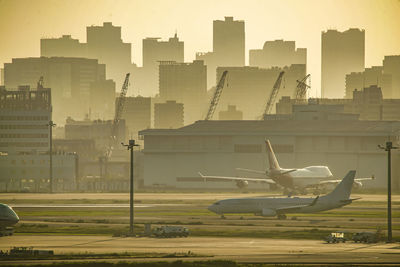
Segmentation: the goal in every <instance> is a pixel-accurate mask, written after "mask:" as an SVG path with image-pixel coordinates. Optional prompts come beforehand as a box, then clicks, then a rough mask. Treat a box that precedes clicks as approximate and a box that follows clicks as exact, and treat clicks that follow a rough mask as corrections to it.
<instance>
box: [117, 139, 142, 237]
mask: <svg viewBox="0 0 400 267" xmlns="http://www.w3.org/2000/svg"><path fill="white" fill-rule="evenodd" d="M121 144H122V145H123V146H126V148H127V149H128V150H130V151H131V173H130V178H131V179H130V198H129V215H130V216H129V234H130V235H131V236H133V190H134V187H133V148H134V147H135V146H139V145H138V144H135V140H129V143H128V144H127V145H125V144H124V143H121Z"/></svg>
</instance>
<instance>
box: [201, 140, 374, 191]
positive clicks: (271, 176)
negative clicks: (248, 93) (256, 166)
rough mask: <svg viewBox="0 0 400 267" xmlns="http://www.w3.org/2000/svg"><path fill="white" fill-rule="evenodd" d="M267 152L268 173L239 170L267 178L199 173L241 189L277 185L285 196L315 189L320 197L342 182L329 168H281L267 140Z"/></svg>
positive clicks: (357, 183)
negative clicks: (260, 184)
mask: <svg viewBox="0 0 400 267" xmlns="http://www.w3.org/2000/svg"><path fill="white" fill-rule="evenodd" d="M265 144H266V151H267V154H268V161H269V169H268V170H266V171H258V170H250V169H243V168H237V170H240V171H246V172H251V173H257V174H263V175H266V176H267V178H246V177H229V176H206V175H203V174H201V173H200V172H199V175H200V176H201V177H202V178H204V179H205V180H207V179H210V180H215V181H218V180H232V181H235V182H236V185H237V186H238V187H239V188H244V187H247V185H248V183H249V182H261V183H268V184H276V185H279V186H281V187H283V188H284V194H285V195H291V194H293V193H296V194H297V193H303V194H306V193H307V189H313V190H314V194H315V195H319V194H320V193H321V192H322V191H323V190H322V189H324V188H325V187H326V186H327V185H329V184H338V183H340V181H341V180H337V179H330V178H333V175H332V173H331V171H330V170H329V168H328V167H327V166H308V167H305V168H301V169H284V168H281V167H280V166H279V163H278V160H277V159H276V156H275V153H274V151H273V149H272V146H271V143H270V141H269V140H265ZM372 179H374V177H373V176H372V177H368V178H356V179H354V186H355V187H360V186H362V183H361V181H364V180H372Z"/></svg>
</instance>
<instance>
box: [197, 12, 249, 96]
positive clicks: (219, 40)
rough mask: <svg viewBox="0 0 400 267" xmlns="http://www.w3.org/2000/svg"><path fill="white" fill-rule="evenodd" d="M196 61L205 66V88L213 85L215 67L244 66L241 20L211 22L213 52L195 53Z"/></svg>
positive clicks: (226, 18)
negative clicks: (203, 63) (201, 62)
mask: <svg viewBox="0 0 400 267" xmlns="http://www.w3.org/2000/svg"><path fill="white" fill-rule="evenodd" d="M196 60H203V61H204V62H205V64H206V65H207V70H208V72H207V76H208V81H207V87H208V88H210V87H212V86H214V85H215V77H216V68H217V67H222V66H223V67H231V66H235V67H241V66H244V65H245V24H244V21H242V20H234V19H233V17H225V20H214V22H213V51H212V52H207V53H197V54H196Z"/></svg>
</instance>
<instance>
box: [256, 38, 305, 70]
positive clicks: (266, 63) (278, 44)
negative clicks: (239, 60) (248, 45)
mask: <svg viewBox="0 0 400 267" xmlns="http://www.w3.org/2000/svg"><path fill="white" fill-rule="evenodd" d="M292 64H307V49H306V48H297V49H296V42H295V41H284V40H275V41H266V42H265V43H264V46H263V48H262V49H252V50H250V51H249V65H250V66H254V67H260V68H271V67H280V68H283V67H285V66H290V65H292Z"/></svg>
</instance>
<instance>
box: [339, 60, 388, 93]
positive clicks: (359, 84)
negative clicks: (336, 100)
mask: <svg viewBox="0 0 400 267" xmlns="http://www.w3.org/2000/svg"><path fill="white" fill-rule="evenodd" d="M372 85H377V86H379V87H380V88H381V89H382V93H383V96H384V97H385V98H391V96H392V76H391V75H390V74H384V73H383V67H382V66H373V67H371V68H366V69H365V70H364V71H363V72H352V73H350V74H347V75H346V98H352V97H353V91H354V90H356V89H357V90H359V91H360V90H362V89H363V88H366V87H369V86H372Z"/></svg>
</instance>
